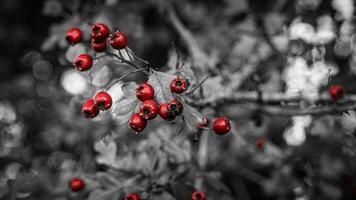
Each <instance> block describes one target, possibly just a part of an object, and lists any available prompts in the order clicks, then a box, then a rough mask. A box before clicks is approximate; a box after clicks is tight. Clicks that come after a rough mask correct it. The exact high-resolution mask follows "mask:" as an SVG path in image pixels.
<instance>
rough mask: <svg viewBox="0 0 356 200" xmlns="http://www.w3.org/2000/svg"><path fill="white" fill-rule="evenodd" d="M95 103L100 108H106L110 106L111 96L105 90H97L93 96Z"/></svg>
mask: <svg viewBox="0 0 356 200" xmlns="http://www.w3.org/2000/svg"><path fill="white" fill-rule="evenodd" d="M94 101H95V104H96V105H97V106H98V107H99V109H100V110H102V111H104V110H108V109H109V108H111V106H112V98H111V96H110V94H109V93H107V92H99V93H98V94H96V95H95V97H94Z"/></svg>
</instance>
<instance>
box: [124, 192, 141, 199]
mask: <svg viewBox="0 0 356 200" xmlns="http://www.w3.org/2000/svg"><path fill="white" fill-rule="evenodd" d="M125 200H140V196H138V194H136V193H133V194H129V195H127V197H126V198H125Z"/></svg>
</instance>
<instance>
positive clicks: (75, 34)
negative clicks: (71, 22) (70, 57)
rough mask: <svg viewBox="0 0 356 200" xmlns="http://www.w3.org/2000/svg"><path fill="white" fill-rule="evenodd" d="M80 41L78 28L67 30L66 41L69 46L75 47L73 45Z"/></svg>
mask: <svg viewBox="0 0 356 200" xmlns="http://www.w3.org/2000/svg"><path fill="white" fill-rule="evenodd" d="M82 39H83V32H82V30H80V29H79V28H76V27H74V28H71V29H69V30H68V32H67V34H66V40H67V41H68V42H69V43H70V44H71V45H75V44H77V43H79V42H80V41H82Z"/></svg>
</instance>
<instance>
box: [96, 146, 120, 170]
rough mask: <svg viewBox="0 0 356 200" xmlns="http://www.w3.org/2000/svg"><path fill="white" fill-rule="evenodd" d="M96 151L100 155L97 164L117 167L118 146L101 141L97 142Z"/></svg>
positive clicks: (97, 157)
mask: <svg viewBox="0 0 356 200" xmlns="http://www.w3.org/2000/svg"><path fill="white" fill-rule="evenodd" d="M94 149H95V151H97V152H98V153H99V155H98V156H96V162H97V163H99V164H103V165H108V166H112V167H116V152H117V146H116V143H115V142H113V141H108V142H104V140H99V141H97V142H95V144H94Z"/></svg>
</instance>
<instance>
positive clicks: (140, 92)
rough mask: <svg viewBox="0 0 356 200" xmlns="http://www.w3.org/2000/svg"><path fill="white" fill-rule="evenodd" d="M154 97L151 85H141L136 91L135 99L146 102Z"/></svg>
mask: <svg viewBox="0 0 356 200" xmlns="http://www.w3.org/2000/svg"><path fill="white" fill-rule="evenodd" d="M154 96H155V90H154V88H153V87H152V85H150V84H148V83H143V84H141V85H140V86H138V88H137V89H136V97H137V99H139V100H140V101H146V100H150V99H153V98H154Z"/></svg>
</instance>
